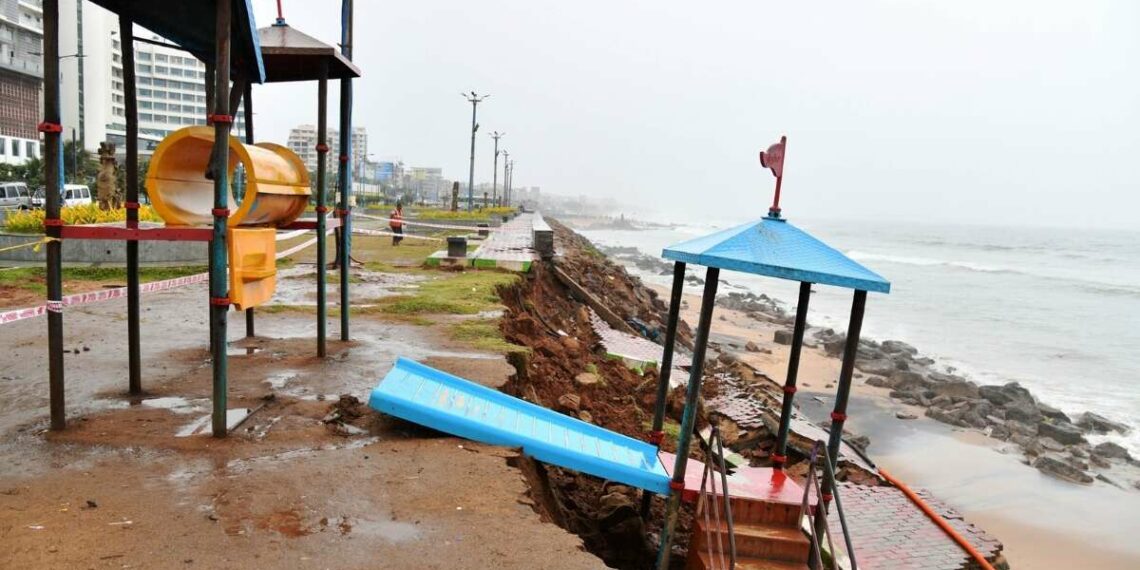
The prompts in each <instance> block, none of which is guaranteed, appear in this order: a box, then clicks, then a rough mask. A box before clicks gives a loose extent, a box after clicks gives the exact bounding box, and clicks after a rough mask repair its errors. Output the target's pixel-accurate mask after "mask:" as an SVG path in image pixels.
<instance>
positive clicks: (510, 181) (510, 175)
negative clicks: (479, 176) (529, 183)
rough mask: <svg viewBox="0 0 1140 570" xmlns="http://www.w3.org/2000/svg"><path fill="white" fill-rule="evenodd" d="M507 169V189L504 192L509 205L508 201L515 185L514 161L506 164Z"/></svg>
mask: <svg viewBox="0 0 1140 570" xmlns="http://www.w3.org/2000/svg"><path fill="white" fill-rule="evenodd" d="M507 167H508V168H507V182H506V183H507V188H506V190H504V191H505V192H506V193H507V200H508V203H510V202H509V200H510V199H511V191H512V190H514V183H515V161H513V160H512V161H510V163H508V164H507Z"/></svg>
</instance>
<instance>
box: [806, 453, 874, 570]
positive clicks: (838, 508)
mask: <svg viewBox="0 0 1140 570" xmlns="http://www.w3.org/2000/svg"><path fill="white" fill-rule="evenodd" d="M821 457H822V458H823V476H824V479H823V484H822V485H821V484H820V480H819V476H818V475H817V474H816V461H817V460H818V459H819V458H821ZM808 466H809V467H808V472H807V480H806V481H805V482H804V500H803V503H802V504H801V505H800V518H799V520H801V521H802V520H803V517H805V516H807V517H808V527H809V528H810V529H811V533H810V535H809V538H810V539H811V558H810V560H809V561H808V566H810V567H811V568H812V570H822V568H823V551H822V549H821V548H820V543H819V535H820V534H821V533H822V534H823V535H824V536H825V537H826V538H827V549H828V553H829V555H830V560H831V564H830V565H829V566H828V567H829V568H830V569H831V570H837V569H838V568H839V565H838V558H839V557H838V556H837V553H836V552H835V544H834V543H833V542H832V540H831V529H830V528H829V527H828V524H827V503H828V502H829V501H827V500H824V497H825V496H827V495H825V494H824V492H823V489H827V491H828V493H829V494H830V499H832V500H834V501H835V512H836V514H837V515H838V516H839V526H840V528H842V529H843V543H844V545H845V546H846V547H847V559H848V561H850V563H851V567H850V570H858V568H859V566H858V564H857V563H856V562H855V549H854V547H852V546H851V533H850V532H849V531H848V529H847V518H846V517H845V516H844V514H843V503H842V501H840V499H839V487H838V486H837V485H836V483H835V470H834V468H833V467H832V463H831V457H830V456H829V454H828V452H827V443H826V442H824V441H822V440H819V441H816V442H815V444H814V445H812V448H811V457H810V458H809V459H808ZM812 489H814V490H815V495H816V509H815V511H812V509H811V491H812Z"/></svg>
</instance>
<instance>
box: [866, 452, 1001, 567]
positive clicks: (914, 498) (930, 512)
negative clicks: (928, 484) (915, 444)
mask: <svg viewBox="0 0 1140 570" xmlns="http://www.w3.org/2000/svg"><path fill="white" fill-rule="evenodd" d="M879 475H882V476H883V478H884V479H886V480H887V482H888V483H890V484H891V485H894V486H895V487H897V488H898V489H899V490H900V491H902V492H903V494H904V495H906V496H907V498H908V499H910V501H911V502H912V503H914V504H915V505H917V506H918V508H920V509H922V512H923V513H925V514H926V516H927V517H928V518H929V519H930V520H932V521H934V524H936V525H938V528H941V529H942V531H943V532H945V533H946V534H947V535H949V536H950V538H952V539H954V542H956V543H958V546H961V547H962V550H965V551H966V553H967V554H969V555H970V556H971V557H972V558H973V559H974V560H976V561H977V562H978V564H980V565H981V567H982V570H994V567H993V566H992V565H991V564H990V563H989V561H988V560H986V557H985V556H983V555H982V553H981V552H978V549H976V548H974V546H973V545H972V544H970V543H969V542H967V541H966V539H965V538H963V537H962V535H960V534H958V531H956V530H954V528H953V527H951V526H950V523H948V522H946V520H945V519H943V518H942V517H941V516H939V514H938V513H936V512H934V509H931V508H930V505H928V504H926V501H923V500H922V498H921V497H919V496H918V495H916V494H915V493H914V491H911V490H910V487H907V486H906V484H905V483H903V482H902V481H899V480H898V479H895V478H894V477H892V476H891V474H890V473H887V470H886V469H883V468H882V467H880V468H879Z"/></svg>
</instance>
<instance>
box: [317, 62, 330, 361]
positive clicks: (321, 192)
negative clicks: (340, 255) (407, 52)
mask: <svg viewBox="0 0 1140 570" xmlns="http://www.w3.org/2000/svg"><path fill="white" fill-rule="evenodd" d="M328 99H329V64H328V62H326V61H325V60H324V59H322V60H321V67H320V77H319V79H318V81H317V356H319V357H321V358H324V357H325V355H326V354H327V349H326V347H325V344H326V343H325V340H326V337H327V336H328V322H327V321H328V304H327V297H328V292H327V290H328V282H327V281H326V272H327V270H328V267H327V264H328V259H327V257H328V252H327V249H328V247H327V244H326V240H325V232H326V231H327V230H326V229H325V220H326V218H327V217H328V216H327V213H328V206H327V205H326V200H327V198H326V190H325V186H326V185H327V182H326V180H325V177H326V176H327V174H326V168H327V162H328V154H329V144H328V123H329V121H328Z"/></svg>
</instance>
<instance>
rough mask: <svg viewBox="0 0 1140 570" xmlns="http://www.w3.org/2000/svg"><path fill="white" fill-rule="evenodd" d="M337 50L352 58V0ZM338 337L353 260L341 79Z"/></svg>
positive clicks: (347, 112)
mask: <svg viewBox="0 0 1140 570" xmlns="http://www.w3.org/2000/svg"><path fill="white" fill-rule="evenodd" d="M340 43H341V47H340V51H341V53H343V54H344V57H345V58H347V59H348V60H349V61H352V0H341V32H340ZM340 154H341V156H340V172H339V178H340V209H341V211H342V214H341V219H340V223H341V224H342V226H341V231H340V259H339V260H337V261H338V263H340V340H348V339H349V338H350V336H349V329H348V321H349V319H348V317H349V313H350V312H351V311H350V310H349V307H350V304H349V295H348V287H349V280H348V270H349V265H348V264H349V263H351V262H352V202H351V200H349V195H350V194H351V193H352V79H350V78H345V79H341V80H340Z"/></svg>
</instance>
